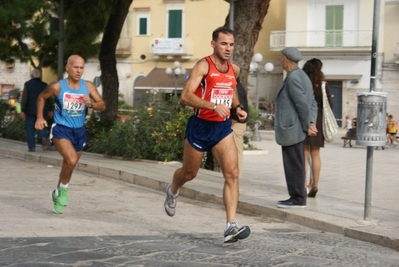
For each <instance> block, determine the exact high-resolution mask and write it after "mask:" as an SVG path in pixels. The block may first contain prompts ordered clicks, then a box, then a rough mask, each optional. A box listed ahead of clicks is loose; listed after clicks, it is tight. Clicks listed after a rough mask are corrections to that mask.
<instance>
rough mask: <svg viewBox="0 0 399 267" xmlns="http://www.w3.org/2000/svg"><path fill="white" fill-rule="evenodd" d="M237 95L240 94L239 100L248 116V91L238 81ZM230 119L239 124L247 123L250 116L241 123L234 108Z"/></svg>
mask: <svg viewBox="0 0 399 267" xmlns="http://www.w3.org/2000/svg"><path fill="white" fill-rule="evenodd" d="M237 93H238V99H239V101H240V104H241V105H243V107H244V110H245V112H247V114H248V98H247V91H246V90H245V87H244V85H243V84H242V83H241V82H239V81H237ZM230 119H232V120H236V121H237V122H239V123H246V122H247V121H248V116H247V118H246V119H245V120H243V121H239V120H238V116H237V113H236V109H235V108H234V107H232V109H231V114H230Z"/></svg>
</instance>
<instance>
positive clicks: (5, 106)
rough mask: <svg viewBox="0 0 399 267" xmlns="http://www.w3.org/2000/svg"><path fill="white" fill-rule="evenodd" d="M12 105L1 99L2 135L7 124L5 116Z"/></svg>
mask: <svg viewBox="0 0 399 267" xmlns="http://www.w3.org/2000/svg"><path fill="white" fill-rule="evenodd" d="M9 108H10V106H9V105H8V104H7V103H6V102H5V101H4V100H2V99H0V136H3V132H4V128H5V127H6V126H7V124H6V122H7V121H6V120H5V116H6V113H7V111H8V109H9Z"/></svg>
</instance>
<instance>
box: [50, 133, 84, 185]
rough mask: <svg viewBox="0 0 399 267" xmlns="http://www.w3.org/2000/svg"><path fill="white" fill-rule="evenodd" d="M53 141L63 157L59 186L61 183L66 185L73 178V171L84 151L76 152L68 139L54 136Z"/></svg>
mask: <svg viewBox="0 0 399 267" xmlns="http://www.w3.org/2000/svg"><path fill="white" fill-rule="evenodd" d="M52 142H53V144H54V146H55V147H56V148H57V150H58V152H59V153H60V154H61V156H62V157H63V161H62V168H61V172H60V178H59V181H58V184H57V187H59V185H60V183H63V184H65V185H66V184H68V183H69V181H70V180H71V176H72V172H73V170H74V169H75V166H76V164H77V163H78V161H79V158H80V156H81V155H82V151H79V152H76V151H75V148H74V147H73V145H72V143H71V142H70V141H69V140H67V139H58V138H54V137H53V139H52Z"/></svg>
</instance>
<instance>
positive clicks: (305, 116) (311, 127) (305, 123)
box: [274, 47, 317, 208]
mask: <svg viewBox="0 0 399 267" xmlns="http://www.w3.org/2000/svg"><path fill="white" fill-rule="evenodd" d="M281 53H282V57H281V64H282V67H283V69H284V70H285V71H286V72H287V76H286V78H285V80H284V82H283V85H282V86H281V89H280V91H279V92H278V94H277V97H276V101H275V103H276V114H275V122H274V129H275V135H276V142H277V143H278V144H279V145H281V148H282V154H283V164H284V173H285V180H286V182H287V188H288V193H289V195H290V198H289V199H287V200H281V201H278V203H277V207H279V208H305V207H306V191H305V159H304V143H305V137H306V135H309V136H313V135H316V133H317V129H316V126H315V123H314V122H316V118H317V104H316V101H315V99H314V94H313V87H312V83H311V82H310V79H309V77H308V76H307V75H306V73H305V72H303V71H302V69H300V68H299V67H298V62H299V61H300V60H301V59H302V55H301V52H299V50H298V49H296V48H294V47H287V48H285V49H283V50H282V51H281Z"/></svg>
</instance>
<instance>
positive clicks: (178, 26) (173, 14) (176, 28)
mask: <svg viewBox="0 0 399 267" xmlns="http://www.w3.org/2000/svg"><path fill="white" fill-rule="evenodd" d="M182 14H183V11H182V10H169V24H168V26H169V27H168V29H169V32H168V38H181V37H182Z"/></svg>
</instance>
